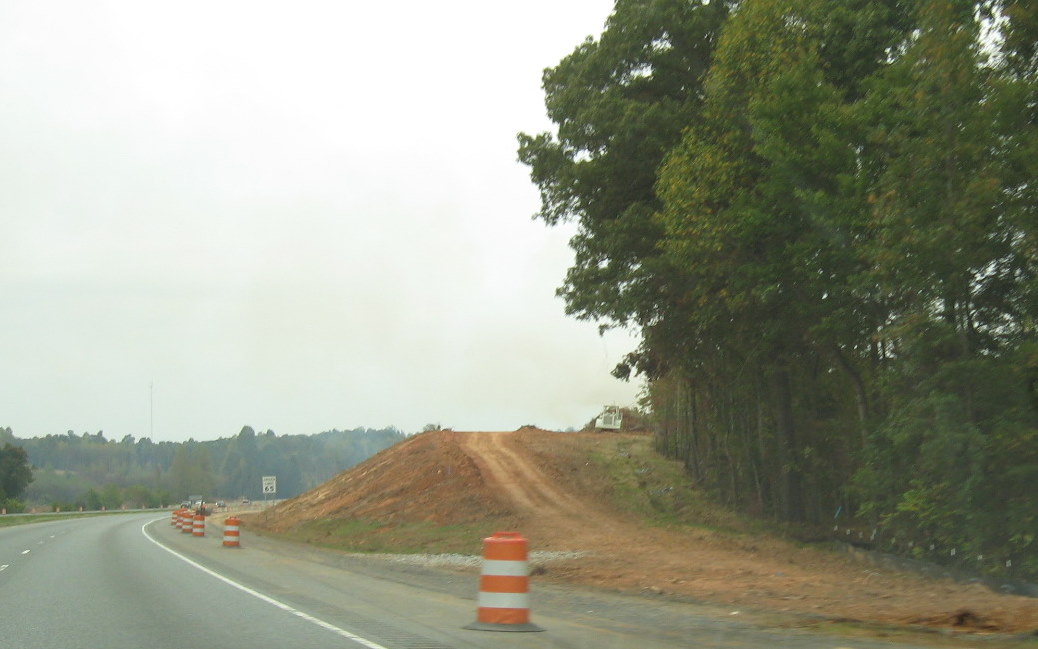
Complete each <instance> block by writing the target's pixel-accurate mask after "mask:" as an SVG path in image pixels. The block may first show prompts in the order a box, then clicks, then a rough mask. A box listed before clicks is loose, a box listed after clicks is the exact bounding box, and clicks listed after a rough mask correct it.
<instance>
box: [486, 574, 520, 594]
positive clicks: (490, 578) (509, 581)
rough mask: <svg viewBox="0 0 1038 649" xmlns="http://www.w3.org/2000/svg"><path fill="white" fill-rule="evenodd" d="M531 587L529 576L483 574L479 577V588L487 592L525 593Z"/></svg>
mask: <svg viewBox="0 0 1038 649" xmlns="http://www.w3.org/2000/svg"><path fill="white" fill-rule="evenodd" d="M529 589H530V578H529V577H502V576H501V575H483V576H482V577H480V578H479V590H480V591H481V592H485V593H525V592H526V591H528V590H529Z"/></svg>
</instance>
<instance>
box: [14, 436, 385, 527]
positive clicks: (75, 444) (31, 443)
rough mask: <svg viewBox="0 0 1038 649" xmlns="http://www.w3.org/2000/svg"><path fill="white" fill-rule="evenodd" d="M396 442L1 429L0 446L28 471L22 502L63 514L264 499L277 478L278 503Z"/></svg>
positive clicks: (371, 438)
mask: <svg viewBox="0 0 1038 649" xmlns="http://www.w3.org/2000/svg"><path fill="white" fill-rule="evenodd" d="M402 439H404V434H403V433H401V432H400V431H398V430H396V429H394V428H387V429H382V430H373V429H366V428H358V429H355V430H348V431H339V430H332V431H327V432H323V433H320V434H317V435H281V436H279V435H276V434H275V433H274V432H273V431H269V430H268V431H266V432H265V433H259V434H258V433H256V432H255V431H254V430H253V429H252V428H251V427H249V426H245V427H244V428H242V429H241V431H240V432H239V433H238V434H237V435H235V436H233V437H228V438H221V439H217V440H212V441H204V442H199V441H194V440H188V441H187V442H153V441H152V440H151V439H149V438H147V437H145V438H141V439H134V437H133V436H130V435H127V436H125V437H123V438H122V439H121V440H118V441H116V440H108V439H105V436H104V433H103V432H98V433H83V434H81V435H80V434H76V433H73V432H71V431H69V432H68V433H66V434H65V435H47V436H45V437H34V438H31V439H17V438H15V437H14V433H13V431H12V430H11V429H10V428H6V429H0V442H3V443H7V444H8V445H10V447H11V448H20V449H22V457H23V459H24V458H25V456H27V460H28V462H29V463H31V465H32V467H33V473H32V478H33V479H32V482H31V483H30V484H29V485H28V488H26V489H24V500H25V502H26V503H27V504H29V505H34V506H44V507H49V506H60V507H62V508H64V509H69V508H78V507H84V508H85V509H100V508H102V507H106V508H109V509H115V508H118V507H121V506H123V505H126V506H132V507H157V506H160V505H167V504H170V503H179V502H180V501H181V500H183V499H185V498H187V497H188V496H190V495H200V496H204V497H206V498H224V499H231V498H243V497H244V498H250V499H262V498H263V493H262V480H261V479H262V477H263V476H267V475H273V476H277V497H278V498H289V497H292V496H296V495H298V494H300V493H302V492H304V491H306V490H308V489H312V488H313V487H316V486H317V485H319V484H321V483H323V482H325V481H326V480H328V479H330V478H332V477H333V476H335V475H337V474H338V473H340V472H342V471H344V470H346V469H348V468H349V467H351V466H353V465H355V464H358V463H359V462H362V461H363V460H365V459H367V458H369V457H371V456H372V455H374V454H375V453H377V452H378V451H380V450H382V449H384V448H387V447H389V446H392V445H393V444H395V443H396V442H398V441H400V440H402ZM5 475H6V473H5Z"/></svg>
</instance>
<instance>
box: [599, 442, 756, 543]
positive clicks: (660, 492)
mask: <svg viewBox="0 0 1038 649" xmlns="http://www.w3.org/2000/svg"><path fill="white" fill-rule="evenodd" d="M612 442H613V443H610V444H602V445H598V446H596V447H594V448H592V449H590V452H589V458H588V460H589V461H590V462H591V463H592V464H594V465H596V466H597V467H598V468H599V470H600V471H602V472H604V473H605V475H607V476H608V479H609V480H610V482H611V483H612V485H613V490H612V498H613V502H614V504H615V505H616V506H617V507H618V508H620V509H621V510H623V511H625V512H629V513H630V514H631V515H632V516H638V517H640V518H642V519H644V520H645V522H646V523H649V524H652V525H661V526H690V527H695V528H699V529H705V530H710V531H714V532H730V533H747V532H756V531H760V530H761V525H760V523H758V522H756V521H752V520H750V519H748V518H745V517H741V516H738V515H736V514H734V513H732V512H730V511H728V510H726V509H725V508H723V507H721V506H720V505H718V504H716V503H715V502H713V501H712V500H711V499H710V497H709V495H708V494H706V493H704V492H703V491H702V490H700V489H697V488H696V487H695V485H694V484H693V481H692V478H691V477H690V476H689V475H688V473H687V472H686V471H685V469H684V467H683V466H682V464H681V462H679V461H677V460H671V459H668V458H665V457H663V456H661V455H660V454H658V453H657V452H656V451H655V449H654V448H653V444H652V438H651V437H649V436H645V437H638V438H633V439H632V438H620V437H618V438H616V439H615V440H612Z"/></svg>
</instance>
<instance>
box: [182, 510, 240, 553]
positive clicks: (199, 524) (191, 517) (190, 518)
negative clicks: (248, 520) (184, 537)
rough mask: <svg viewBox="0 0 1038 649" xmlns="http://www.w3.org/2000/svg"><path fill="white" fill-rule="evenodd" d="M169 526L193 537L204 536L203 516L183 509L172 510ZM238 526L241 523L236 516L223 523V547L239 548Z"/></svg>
mask: <svg viewBox="0 0 1038 649" xmlns="http://www.w3.org/2000/svg"><path fill="white" fill-rule="evenodd" d="M169 524H170V525H172V526H174V527H176V528H177V529H178V530H180V531H181V532H183V533H184V534H190V535H192V536H195V537H202V536H205V515H204V514H199V513H196V512H194V511H192V510H190V509H187V508H183V509H176V510H174V511H173V515H172V519H171V520H170V523H169ZM240 525H241V521H240V520H239V519H238V518H237V517H236V516H230V517H228V518H227V520H225V521H224V527H223V547H225V548H239V547H241V543H240V541H239V537H240V531H239V527H240Z"/></svg>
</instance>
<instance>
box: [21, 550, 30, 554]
mask: <svg viewBox="0 0 1038 649" xmlns="http://www.w3.org/2000/svg"><path fill="white" fill-rule="evenodd" d="M30 552H32V550H22V554H29V553H30Z"/></svg>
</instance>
